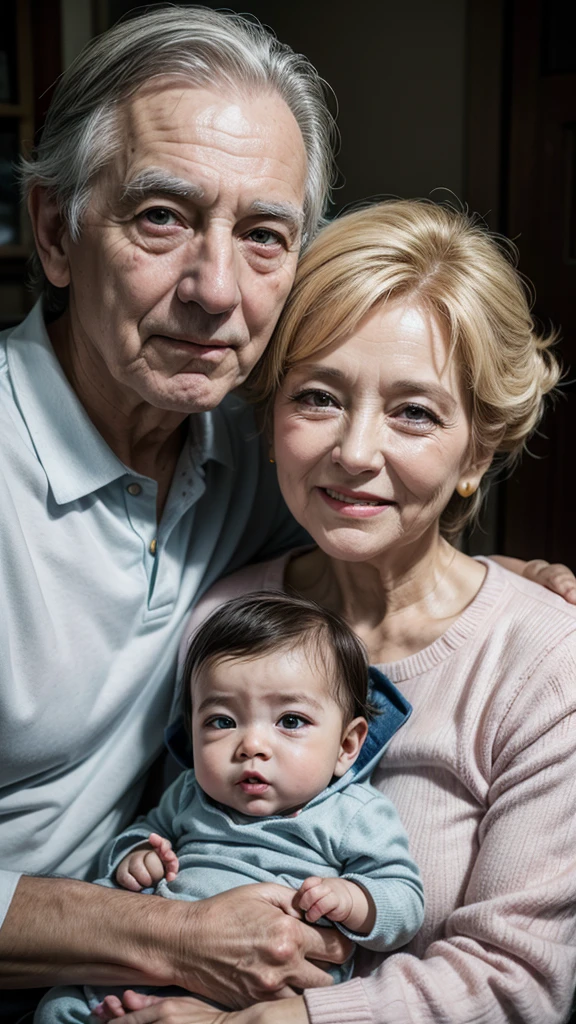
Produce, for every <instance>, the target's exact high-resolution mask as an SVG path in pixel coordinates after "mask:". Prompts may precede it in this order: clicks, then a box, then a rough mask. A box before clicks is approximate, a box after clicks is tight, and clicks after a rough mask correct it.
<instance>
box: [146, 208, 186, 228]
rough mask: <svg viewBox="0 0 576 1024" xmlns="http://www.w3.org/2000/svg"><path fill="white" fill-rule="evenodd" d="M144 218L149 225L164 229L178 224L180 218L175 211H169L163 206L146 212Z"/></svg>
mask: <svg viewBox="0 0 576 1024" xmlns="http://www.w3.org/2000/svg"><path fill="white" fill-rule="evenodd" d="M142 216H143V217H144V218H145V219H146V220H147V221H148V223H149V224H154V226H155V227H159V228H164V227H168V226H169V225H172V224H176V223H177V221H178V218H177V217H176V214H175V213H174V211H173V210H168V209H166V208H165V207H163V206H155V207H154V208H153V209H151V210H145V211H144V213H143V214H142Z"/></svg>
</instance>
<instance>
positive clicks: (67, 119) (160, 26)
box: [21, 6, 336, 312]
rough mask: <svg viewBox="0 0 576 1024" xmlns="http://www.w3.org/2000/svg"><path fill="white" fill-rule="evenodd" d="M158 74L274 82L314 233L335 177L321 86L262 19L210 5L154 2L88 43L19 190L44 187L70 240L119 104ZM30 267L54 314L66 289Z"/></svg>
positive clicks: (227, 82)
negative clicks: (290, 122)
mask: <svg viewBox="0 0 576 1024" xmlns="http://www.w3.org/2000/svg"><path fill="white" fill-rule="evenodd" d="M163 75H179V76H182V77H184V78H185V79H186V80H187V82H189V83H191V84H193V85H197V86H199V87H205V86H207V85H208V86H214V85H223V86H225V87H226V86H229V87H231V88H232V89H234V90H236V91H237V90H238V88H239V87H240V88H242V89H245V90H247V91H257V92H263V91H264V92H267V91H271V90H272V91H275V92H276V93H277V94H278V95H279V96H280V97H281V98H282V99H283V100H284V102H285V103H286V104H287V106H288V107H289V108H290V110H291V111H292V113H293V115H294V117H295V119H296V121H297V123H298V125H299V128H300V131H301V133H302V138H303V140H304V146H305V149H306V153H307V158H308V178H307V184H306V193H305V200H304V240H305V241H308V240H309V239H310V238H311V237H313V235H314V234H315V233H316V231H317V230H318V228H319V227H320V225H321V224H322V223H323V215H324V211H325V205H326V202H327V199H328V197H329V191H330V186H331V184H332V182H333V176H334V157H333V146H334V142H335V138H336V131H335V126H334V120H333V118H332V115H331V114H330V111H329V109H328V106H327V102H326V100H327V94H326V85H325V83H324V82H323V81H322V79H321V78H320V76H319V75H318V73H317V71H316V69H315V68H314V67H313V66H312V64H310V62H309V61H308V60H307V58H306V57H304V56H302V55H301V54H297V53H294V51H293V50H292V49H291V48H290V47H289V46H287V45H285V44H284V43H280V42H279V41H278V40H277V39H276V38H275V36H273V35H272V33H271V32H269V31H268V30H267V29H265V28H264V27H263V26H262V25H260V24H259V22H256V21H249V20H248V19H247V18H245V17H243V16H241V15H237V14H232V13H224V12H220V11H213V10H210V9H209V8H207V7H188V8H187V7H177V6H175V7H172V6H170V7H162V8H156V9H154V10H152V11H149V12H147V13H144V14H141V15H139V16H137V17H135V18H131V19H130V20H127V21H123V22H120V23H119V24H117V25H115V26H114V28H112V29H110V30H109V31H108V32H105V33H104V34H103V35H101V36H98V37H97V38H95V39H93V40H92V41H91V42H90V43H89V44H88V45H87V46H86V47H85V49H84V50H83V51H82V53H81V54H80V55H79V56H78V57H77V58H76V60H75V61H74V63H73V64H72V65H71V66H70V68H69V69H68V70H67V71H66V72H65V74H64V75H63V76H62V78H61V80H60V82H59V84H58V87H57V89H56V91H55V93H54V98H53V100H52V103H51V105H50V109H49V111H48V115H47V117H46V123H45V125H44V129H43V132H42V138H41V141H40V144H39V146H38V148H37V150H36V152H35V153H34V154H33V156H32V158H31V159H30V160H28V161H26V160H24V161H23V162H22V168H21V177H22V183H23V187H24V191H25V194H26V195H28V194H29V193H30V191H31V189H33V188H34V187H35V186H37V185H39V186H42V187H43V188H45V189H46V190H47V191H48V193H49V194H50V195H51V196H52V197H53V198H54V199H55V200H56V202H57V203H58V206H59V209H60V212H61V214H62V217H63V219H64V220H65V222H66V224H67V227H68V230H69V232H70V235H71V237H72V238H73V239H74V240H75V241H77V240H78V238H79V237H80V229H81V225H82V217H83V215H84V213H85V211H86V208H87V206H88V203H89V201H90V193H91V189H92V185H93V183H94V180H95V178H96V176H97V175H98V173H99V171H101V170H102V168H103V167H105V166H106V165H108V164H109V163H110V161H111V160H112V159H113V157H114V155H115V154H116V153H117V152H118V150H119V149H120V147H121V146H122V144H123V139H122V134H121V126H120V118H119V116H118V114H119V107H120V104H122V102H123V101H125V100H126V99H127V98H128V97H130V96H131V95H132V94H133V93H135V92H136V91H137V90H138V89H139V88H140V87H141V86H143V85H144V84H145V83H147V82H149V81H150V79H152V78H155V77H159V76H163ZM32 273H33V276H34V277H35V280H36V283H37V284H38V285H41V287H42V290H43V294H44V299H45V303H46V307H47V308H48V309H50V310H52V311H53V312H61V311H62V310H63V309H64V308H65V307H66V304H67V289H61V288H54V287H53V286H52V285H51V284H50V282H49V281H48V280H47V278H46V277H45V275H44V272H43V270H42V267H41V264H40V260H39V258H38V256H37V255H35V257H34V258H33V262H32Z"/></svg>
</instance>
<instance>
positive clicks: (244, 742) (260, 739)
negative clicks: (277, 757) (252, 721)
mask: <svg viewBox="0 0 576 1024" xmlns="http://www.w3.org/2000/svg"><path fill="white" fill-rule="evenodd" d="M236 752H237V755H238V758H239V759H240V760H241V761H249V760H251V759H252V758H254V757H258V758H260V759H261V760H262V761H268V760H269V758H270V757H271V756H272V749H271V745H270V742H269V739H268V737H267V736H266V732H265V730H264V729H261V728H251V729H243V730H242V731H241V734H240V736H239V738H238V746H237V748H236Z"/></svg>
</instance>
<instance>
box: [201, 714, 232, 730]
mask: <svg viewBox="0 0 576 1024" xmlns="http://www.w3.org/2000/svg"><path fill="white" fill-rule="evenodd" d="M206 725H207V726H209V727H210V728H211V729H235V728H236V722H235V721H234V719H233V718H229V717H228V715H217V716H216V718H210V719H208V721H207V722H206Z"/></svg>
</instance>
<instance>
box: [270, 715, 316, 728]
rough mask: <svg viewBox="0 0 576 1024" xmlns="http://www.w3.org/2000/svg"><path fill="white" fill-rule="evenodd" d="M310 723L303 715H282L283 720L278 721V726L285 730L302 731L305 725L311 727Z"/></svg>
mask: <svg viewBox="0 0 576 1024" xmlns="http://www.w3.org/2000/svg"><path fill="white" fill-rule="evenodd" d="M309 724H310V723H309V722H308V720H307V719H306V718H303V717H302V715H294V714H288V715H282V718H280V719H278V725H281V726H282V728H283V729H288V730H290V731H292V730H294V729H301V728H302V726H303V725H309Z"/></svg>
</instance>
